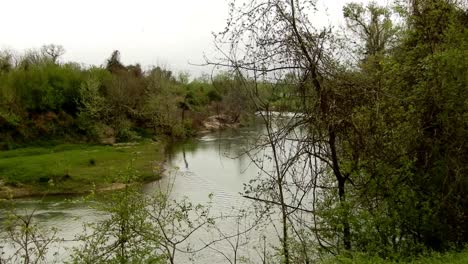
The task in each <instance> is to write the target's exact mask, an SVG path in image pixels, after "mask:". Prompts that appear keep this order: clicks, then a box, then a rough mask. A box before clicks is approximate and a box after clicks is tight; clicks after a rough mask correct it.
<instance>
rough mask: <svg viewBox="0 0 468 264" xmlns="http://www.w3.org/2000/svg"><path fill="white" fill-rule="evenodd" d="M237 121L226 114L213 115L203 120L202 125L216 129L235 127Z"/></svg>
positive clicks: (209, 128) (208, 128)
mask: <svg viewBox="0 0 468 264" xmlns="http://www.w3.org/2000/svg"><path fill="white" fill-rule="evenodd" d="M237 126H238V123H237V122H235V121H234V120H233V118H232V117H230V116H228V115H214V116H210V117H208V118H207V119H206V120H205V121H203V127H204V128H205V129H207V130H218V129H223V128H234V127H237Z"/></svg>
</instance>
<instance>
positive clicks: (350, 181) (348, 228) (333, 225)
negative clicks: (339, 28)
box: [0, 0, 468, 263]
mask: <svg viewBox="0 0 468 264" xmlns="http://www.w3.org/2000/svg"><path fill="white" fill-rule="evenodd" d="M230 7H231V8H230V12H231V14H230V15H231V17H230V20H229V21H228V25H227V28H226V30H225V31H223V32H221V33H220V34H218V35H217V36H216V41H217V42H218V44H219V45H218V46H219V47H222V46H223V45H222V44H226V43H228V44H231V45H228V47H227V48H228V49H229V50H228V51H227V52H224V53H223V54H224V55H226V59H225V60H220V61H209V62H208V63H210V64H213V65H216V66H224V67H228V68H229V70H230V72H231V73H232V74H231V75H227V74H224V75H219V76H217V77H215V78H214V79H213V80H212V81H211V82H210V81H207V80H206V79H198V80H195V81H192V82H190V83H189V82H188V80H187V76H186V75H183V74H182V75H180V76H178V77H177V78H175V77H173V76H172V73H171V72H169V71H167V70H163V69H161V68H154V69H152V70H149V71H146V72H144V71H142V69H141V67H140V66H138V65H128V66H124V65H122V63H121V62H120V60H119V54H118V52H114V53H113V54H112V56H111V57H110V59H109V60H108V61H107V64H106V66H105V67H102V68H90V69H82V68H81V67H80V66H78V65H75V64H60V63H58V56H56V54H57V53H60V52H61V49H57V48H54V47H45V48H44V52H43V54H39V53H31V54H26V55H25V56H23V57H22V58H21V60H19V61H18V63H16V64H15V63H12V59H11V57H9V55H8V54H7V53H4V55H3V56H2V60H1V61H2V63H1V64H0V65H1V75H0V80H1V82H0V85H1V87H0V88H1V94H0V137H1V138H2V139H4V140H3V142H5V146H4V147H5V148H8V147H9V146H11V145H14V144H17V143H21V142H29V141H31V140H36V139H39V138H43V137H50V138H56V137H58V138H61V139H63V138H67V137H72V138H75V139H76V138H83V139H82V140H95V141H101V142H103V141H107V140H110V142H113V141H114V140H113V139H114V138H115V139H116V140H120V141H127V140H132V139H135V138H137V137H139V136H141V135H145V134H154V135H161V134H167V135H171V136H176V137H184V136H187V135H190V133H191V132H192V131H193V129H194V128H196V127H197V125H199V123H200V122H201V120H202V119H203V118H204V117H206V116H207V115H208V113H217V112H225V113H229V114H230V115H231V116H233V119H238V118H239V117H240V116H241V114H242V112H243V111H245V110H247V109H254V110H261V111H260V115H261V118H262V120H263V121H264V124H265V127H266V135H263V137H261V138H260V140H259V142H257V144H256V145H255V146H253V147H252V149H251V151H252V152H255V153H262V155H263V156H261V158H263V160H262V161H259V160H254V162H256V164H261V168H260V169H262V170H263V172H264V174H263V175H261V176H259V177H258V178H256V179H253V180H252V181H250V182H249V183H248V184H246V186H245V193H244V195H245V197H247V198H249V199H252V200H255V201H256V202H257V205H258V206H257V207H256V208H255V210H256V211H255V214H253V213H252V214H251V215H250V216H249V217H258V221H257V222H256V223H255V224H258V223H259V222H260V220H261V221H268V220H266V219H268V217H265V215H267V216H271V215H273V214H274V215H275V216H274V217H272V218H275V220H271V222H270V223H273V224H275V227H278V228H277V229H276V231H277V234H278V243H277V244H275V245H274V246H271V247H272V248H270V249H269V250H267V249H265V250H264V252H265V253H264V255H263V256H261V257H264V258H263V261H264V263H267V262H268V263H313V262H314V261H317V260H323V261H325V262H329V261H330V262H332V263H333V262H338V263H394V262H398V263H400V262H401V263H404V262H407V263H431V262H433V263H441V262H453V263H461V262H465V261H466V259H467V257H466V246H467V242H468V199H467V195H468V193H467V191H468V177H467V174H468V163H467V161H468V141H467V139H468V46H467V43H468V27H467V26H468V12H467V6H466V3H464V2H462V1H455V0H426V1H417V0H414V1H409V2H408V3H400V2H399V1H395V2H394V3H393V6H392V7H391V8H390V7H381V6H378V5H376V4H373V3H371V4H369V5H368V6H363V5H360V4H355V3H351V4H347V5H346V6H345V7H344V10H343V11H344V12H343V13H344V17H345V20H346V25H347V29H346V31H345V33H343V34H345V35H344V36H343V35H342V34H341V33H337V32H336V31H334V30H332V29H330V28H325V29H317V28H315V27H314V26H313V24H312V23H311V22H310V20H309V18H310V15H311V14H310V13H309V11H310V10H314V7H315V6H314V1H307V0H290V1H287V0H275V1H261V0H252V1H250V3H249V4H248V5H238V4H236V3H235V1H233V2H232V3H231V5H230ZM310 12H311V11H310ZM51 54H52V55H51ZM247 102H248V103H247ZM271 110H281V111H280V113H276V114H274V115H273V114H272V112H271ZM286 111H289V112H291V113H292V115H294V118H292V119H291V118H281V115H282V114H283V113H284V112H286ZM291 113H289V115H291ZM278 115H279V116H280V118H277V117H278ZM285 120H286V122H285ZM259 149H260V150H262V151H258V150H259ZM263 150H264V151H263ZM252 157H254V155H252ZM255 158H257V157H255ZM0 164H1V163H0ZM264 164H272V166H271V167H269V166H263V165H264ZM108 205H109V206H105V208H104V211H105V212H107V213H108V214H109V215H110V216H111V220H105V221H103V222H102V223H97V224H96V223H95V224H94V227H95V228H94V229H93V230H94V233H93V234H92V235H90V236H86V237H84V239H83V242H84V244H83V247H82V248H78V249H76V251H75V252H74V255H73V260H74V261H75V262H76V263H105V262H109V261H113V262H115V263H132V262H148V263H165V262H170V263H174V262H175V259H176V258H174V254H175V253H176V252H182V250H180V245H182V242H183V241H185V239H187V238H188V237H189V236H190V235H191V234H192V232H195V231H199V230H200V229H199V227H201V226H203V227H205V226H206V227H211V228H214V229H212V230H217V231H220V229H219V227H218V228H217V227H216V223H215V221H214V220H215V219H214V218H211V217H210V216H209V210H208V209H206V207H203V206H195V205H193V204H191V203H190V202H188V201H183V202H181V203H177V202H172V201H169V200H168V198H167V196H164V195H162V196H160V195H155V196H154V197H146V196H144V195H141V194H139V193H138V192H131V191H130V189H125V190H124V192H123V193H117V194H115V197H114V198H113V199H111V202H110V203H109V204H108ZM272 208H274V209H272ZM194 215H195V216H196V218H195V219H193V218H191V217H193V216H194ZM19 219H22V218H21V217H19ZM166 221H167V222H166ZM198 221H200V222H198ZM238 223H239V222H238ZM100 224H102V225H100ZM247 229H248V228H247ZM12 230H13V229H12ZM239 230H240V228H238V232H239V233H238V234H237V238H238V237H239V236H240V231H239ZM167 234H170V235H172V236H168V235H167ZM220 234H223V235H224V237H222V238H220V239H219V240H216V239H217V238H215V240H216V241H221V240H224V241H229V242H230V243H231V241H230V239H232V238H235V237H236V235H233V236H227V235H225V234H224V233H222V232H221V231H220ZM15 235H16V236H21V234H18V233H14V232H13V235H12V237H15ZM181 241H182V242H181ZM237 241H239V240H237ZM137 244H139V245H142V247H135V245H137ZM272 244H273V243H272ZM232 245H233V243H231V246H232ZM246 245H247V246H249V244H248V243H246V244H244V246H246ZM265 247H266V246H265ZM233 250H234V251H235V254H234V257H233V259H229V258H228V257H227V255H224V256H225V257H226V258H227V260H229V262H231V263H238V262H240V261H241V260H242V258H241V257H240V256H238V255H237V253H238V252H237V247H234V246H233ZM187 251H189V250H187ZM267 251H268V254H267V253H266V252H267ZM451 251H462V252H461V253H460V252H458V253H457V252H451ZM447 252H448V253H447ZM222 253H224V252H222ZM444 253H445V254H446V255H440V254H444ZM441 256H442V257H441Z"/></svg>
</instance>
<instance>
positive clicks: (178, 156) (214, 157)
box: [15, 122, 263, 263]
mask: <svg viewBox="0 0 468 264" xmlns="http://www.w3.org/2000/svg"><path fill="white" fill-rule="evenodd" d="M262 131H263V125H262V124H261V122H256V123H254V124H252V125H249V126H246V127H242V128H239V129H229V130H223V131H217V132H212V133H207V134H204V135H201V136H199V137H197V138H195V139H192V140H190V141H187V142H184V143H178V144H175V145H173V146H172V147H171V149H169V150H168V152H167V164H166V171H165V175H164V177H163V178H162V179H161V180H160V181H158V182H154V183H149V184H147V185H145V186H144V187H143V192H145V193H151V192H154V191H155V190H159V189H160V188H166V189H167V186H171V193H170V195H171V197H172V198H175V199H180V198H182V197H187V198H188V199H189V200H190V201H192V202H193V203H206V202H207V201H208V196H209V194H212V196H213V198H212V199H213V212H214V213H215V214H223V213H228V212H232V210H233V208H234V209H236V208H237V209H239V208H249V207H250V206H251V201H250V200H248V199H245V198H243V197H242V195H241V194H240V192H242V191H243V187H244V183H247V182H248V181H249V180H250V179H253V178H255V177H256V176H257V175H258V174H259V173H260V170H259V169H258V168H257V167H256V166H255V165H254V164H253V163H252V162H251V159H250V158H249V157H248V156H247V155H243V154H244V152H245V150H246V149H247V148H248V147H249V145H250V143H251V142H253V141H254V140H255V139H256V138H257V137H258V136H259V135H260V134H261V132H262ZM161 186H162V187H161ZM89 203H90V201H83V200H82V199H81V198H79V197H47V198H43V199H37V198H29V199H19V200H17V201H16V205H15V207H16V208H17V209H19V210H20V211H21V210H22V211H24V212H31V210H35V220H36V221H37V222H38V223H39V224H40V225H41V226H44V227H54V228H57V236H58V237H60V238H63V239H64V242H61V243H60V245H56V246H55V247H53V248H51V250H50V256H49V258H50V261H51V262H52V261H53V260H56V261H57V262H62V261H63V260H64V259H66V256H67V255H68V254H69V253H68V252H69V251H68V250H69V249H70V248H71V247H73V246H76V245H77V244H76V243H77V242H75V241H73V240H74V239H75V236H76V235H78V234H80V233H81V232H83V223H85V222H92V221H96V220H99V219H102V217H104V216H103V215H102V213H100V212H98V211H96V210H94V209H92V207H91V206H90V204H89ZM226 225H227V226H231V227H232V223H224V226H226ZM194 239H196V240H199V239H200V237H197V235H194ZM245 246H246V245H245ZM220 247H221V251H223V250H228V249H227V248H228V247H229V246H228V245H224V246H223V245H220ZM240 251H242V250H240ZM257 251H258V250H257ZM55 253H57V254H55ZM231 253H232V252H231ZM257 253H258V252H254V251H252V250H244V251H243V254H246V255H248V256H247V257H248V258H250V259H254V258H255V256H251V254H257ZM226 254H230V253H229V252H228V253H226ZM179 259H180V260H181V261H179V263H185V262H188V260H184V259H188V258H187V257H184V256H180V257H179ZM196 259H197V260H198V261H196V262H198V263H207V262H206V261H208V259H209V260H210V261H209V262H210V263H228V261H227V260H226V259H225V258H224V257H223V256H222V254H219V252H217V251H213V250H206V251H205V252H202V253H200V254H198V255H197V258H196Z"/></svg>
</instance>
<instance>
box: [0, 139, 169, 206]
mask: <svg viewBox="0 0 468 264" xmlns="http://www.w3.org/2000/svg"><path fill="white" fill-rule="evenodd" d="M163 149H164V144H163V143H162V142H148V141H147V142H140V143H136V144H121V145H114V146H102V145H88V144H62V145H57V146H53V147H28V148H21V149H15V150H10V151H2V152H0V182H1V184H0V196H3V197H5V196H8V195H10V194H11V195H13V196H14V197H20V196H29V195H41V194H45V193H48V194H71V193H85V192H89V191H91V190H93V189H96V190H106V189H112V188H118V187H119V186H122V184H123V183H125V182H127V180H128V177H129V176H131V177H132V178H131V179H130V180H131V181H138V182H145V181H150V180H153V179H157V178H158V177H159V173H160V172H161V164H162V161H163V159H164V155H163Z"/></svg>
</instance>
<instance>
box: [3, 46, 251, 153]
mask: <svg viewBox="0 0 468 264" xmlns="http://www.w3.org/2000/svg"><path fill="white" fill-rule="evenodd" d="M63 52H64V49H63V48H61V46H56V45H47V46H44V47H43V48H42V49H41V51H29V52H26V53H25V54H23V55H16V56H15V55H14V54H15V53H14V52H11V51H3V52H2V53H1V54H0V65H1V67H0V139H1V140H0V142H1V148H3V149H10V148H14V147H17V146H18V145H30V144H31V143H32V142H34V141H45V140H49V141H50V140H56V141H58V142H60V141H68V142H77V141H78V142H83V141H88V142H102V143H114V142H115V141H117V142H119V141H120V142H126V141H132V140H135V139H138V138H139V137H142V136H143V137H151V136H152V135H158V136H160V135H169V136H171V137H187V136H190V135H192V134H193V133H194V132H195V131H194V130H195V129H196V128H199V127H200V125H201V121H203V119H204V118H206V117H207V116H209V115H212V114H227V115H230V116H232V117H233V118H234V119H238V118H239V117H240V116H241V115H242V114H243V113H244V112H245V111H246V110H248V107H246V105H245V102H247V100H244V98H243V97H242V94H239V92H238V91H237V90H236V89H235V85H234V84H235V79H234V78H232V77H231V76H230V75H228V74H219V75H218V76H215V77H213V80H211V78H210V76H203V77H201V78H198V79H195V80H193V81H191V82H189V79H188V78H189V76H188V75H187V74H186V73H180V74H179V75H178V76H174V75H173V73H172V72H171V71H170V70H166V69H162V68H161V67H153V68H151V69H149V70H147V71H143V70H142V69H141V66H140V65H138V64H137V65H127V66H125V65H123V64H122V63H121V62H120V57H119V52H118V51H114V52H113V53H112V55H111V57H110V58H109V59H108V60H107V62H106V65H105V66H103V67H90V68H85V67H83V66H80V65H79V64H78V63H71V62H67V63H60V62H59V58H60V55H61V54H63Z"/></svg>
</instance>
